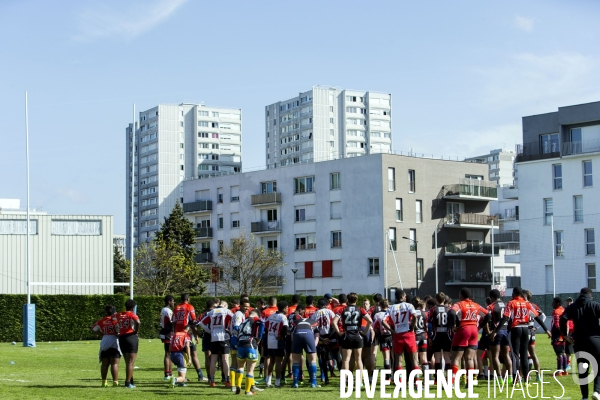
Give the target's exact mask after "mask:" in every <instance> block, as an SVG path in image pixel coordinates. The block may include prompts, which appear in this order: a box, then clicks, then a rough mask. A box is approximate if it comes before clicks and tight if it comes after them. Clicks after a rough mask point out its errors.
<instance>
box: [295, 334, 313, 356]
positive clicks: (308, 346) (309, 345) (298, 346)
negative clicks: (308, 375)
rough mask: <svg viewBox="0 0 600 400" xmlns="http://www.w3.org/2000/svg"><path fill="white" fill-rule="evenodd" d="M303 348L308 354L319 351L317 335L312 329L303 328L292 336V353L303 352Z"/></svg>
mask: <svg viewBox="0 0 600 400" xmlns="http://www.w3.org/2000/svg"><path fill="white" fill-rule="evenodd" d="M302 350H304V351H305V352H306V354H313V353H316V352H317V346H316V345H315V335H314V333H313V332H312V331H308V330H301V331H295V332H294V334H293V337H292V353H293V354H302Z"/></svg>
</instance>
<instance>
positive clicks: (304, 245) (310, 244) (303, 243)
mask: <svg viewBox="0 0 600 400" xmlns="http://www.w3.org/2000/svg"><path fill="white" fill-rule="evenodd" d="M315 238H316V237H315V235H314V234H312V235H298V236H296V250H306V249H316V248H317V242H316V240H315Z"/></svg>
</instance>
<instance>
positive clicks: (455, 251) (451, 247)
mask: <svg viewBox="0 0 600 400" xmlns="http://www.w3.org/2000/svg"><path fill="white" fill-rule="evenodd" d="M499 250H500V246H498V245H496V244H495V245H494V255H498V254H500V251H499ZM446 256H447V257H449V256H463V257H464V256H467V257H491V256H492V245H491V244H489V243H470V242H456V243H447V244H446Z"/></svg>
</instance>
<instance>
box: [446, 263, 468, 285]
mask: <svg viewBox="0 0 600 400" xmlns="http://www.w3.org/2000/svg"><path fill="white" fill-rule="evenodd" d="M447 279H448V282H463V281H466V279H467V262H466V261H465V260H454V259H453V260H448V278H447Z"/></svg>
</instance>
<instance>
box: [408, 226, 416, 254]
mask: <svg viewBox="0 0 600 400" xmlns="http://www.w3.org/2000/svg"><path fill="white" fill-rule="evenodd" d="M408 233H409V235H408V237H409V239H410V240H409V241H408V243H409V244H408V251H417V230H416V229H411V230H409V231H408Z"/></svg>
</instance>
